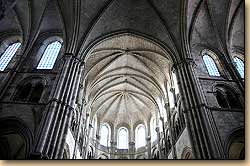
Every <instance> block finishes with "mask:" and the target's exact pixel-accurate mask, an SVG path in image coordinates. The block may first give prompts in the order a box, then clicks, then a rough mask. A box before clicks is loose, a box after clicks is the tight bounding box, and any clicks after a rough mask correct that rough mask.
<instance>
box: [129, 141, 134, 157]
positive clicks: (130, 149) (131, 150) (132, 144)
mask: <svg viewBox="0 0 250 166" xmlns="http://www.w3.org/2000/svg"><path fill="white" fill-rule="evenodd" d="M128 146H129V147H128V153H129V159H134V158H135V142H134V141H131V142H129V143H128Z"/></svg>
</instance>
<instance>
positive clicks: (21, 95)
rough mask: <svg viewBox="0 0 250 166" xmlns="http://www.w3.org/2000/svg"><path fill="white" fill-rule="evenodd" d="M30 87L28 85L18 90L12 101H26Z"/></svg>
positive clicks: (29, 84)
mask: <svg viewBox="0 0 250 166" xmlns="http://www.w3.org/2000/svg"><path fill="white" fill-rule="evenodd" d="M31 88H32V85H31V83H28V84H26V85H24V86H22V87H19V88H18V91H17V93H16V95H15V97H14V101H27V100H28V97H29V94H30V92H31Z"/></svg>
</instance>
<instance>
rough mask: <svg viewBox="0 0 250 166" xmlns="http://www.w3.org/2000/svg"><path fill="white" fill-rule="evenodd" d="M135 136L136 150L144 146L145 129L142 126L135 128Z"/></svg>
mask: <svg viewBox="0 0 250 166" xmlns="http://www.w3.org/2000/svg"><path fill="white" fill-rule="evenodd" d="M135 136H136V148H139V147H142V146H145V145H146V140H145V139H146V135H145V127H144V126H143V125H139V126H138V127H137V130H136V135H135Z"/></svg>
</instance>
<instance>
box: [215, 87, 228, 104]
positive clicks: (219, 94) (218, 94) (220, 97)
mask: <svg viewBox="0 0 250 166" xmlns="http://www.w3.org/2000/svg"><path fill="white" fill-rule="evenodd" d="M216 99H217V102H218V104H219V105H220V106H221V107H222V108H228V107H229V106H228V103H227V99H226V98H225V96H224V95H223V94H222V92H220V91H219V90H217V91H216Z"/></svg>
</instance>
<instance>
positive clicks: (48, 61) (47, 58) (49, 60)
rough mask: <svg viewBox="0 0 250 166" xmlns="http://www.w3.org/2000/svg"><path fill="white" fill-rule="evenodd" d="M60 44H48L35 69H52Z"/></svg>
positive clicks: (56, 42) (57, 42)
mask: <svg viewBox="0 0 250 166" xmlns="http://www.w3.org/2000/svg"><path fill="white" fill-rule="evenodd" d="M61 47H62V44H61V43H60V42H59V41H54V42H52V43H50V44H49V45H48V46H47V48H46V49H45V51H44V53H43V56H42V58H41V60H40V62H39V64H38V66H37V69H53V66H54V64H55V62H56V59H57V56H58V54H59V52H60V50H61Z"/></svg>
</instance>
